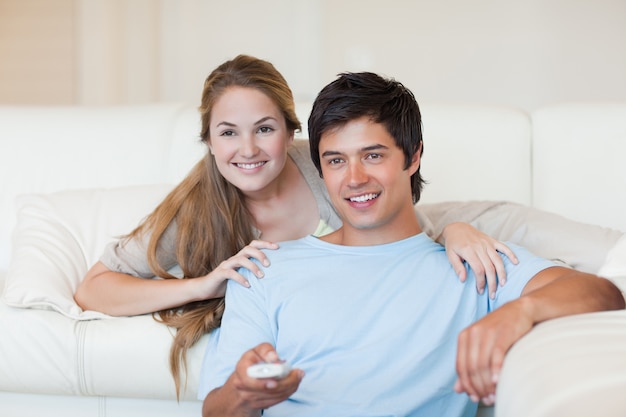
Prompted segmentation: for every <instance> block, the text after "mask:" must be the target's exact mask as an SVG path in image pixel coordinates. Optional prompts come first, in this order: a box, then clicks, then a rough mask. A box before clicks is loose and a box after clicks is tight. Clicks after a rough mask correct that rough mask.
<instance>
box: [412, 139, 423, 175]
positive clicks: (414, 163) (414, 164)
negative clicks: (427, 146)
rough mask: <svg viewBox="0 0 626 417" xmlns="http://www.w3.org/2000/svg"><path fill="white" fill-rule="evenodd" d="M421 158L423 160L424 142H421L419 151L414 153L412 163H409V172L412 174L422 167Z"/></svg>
mask: <svg viewBox="0 0 626 417" xmlns="http://www.w3.org/2000/svg"><path fill="white" fill-rule="evenodd" d="M421 160H422V142H420V147H419V149H418V150H417V152H415V153H414V154H413V157H412V158H411V165H409V172H410V173H411V175H413V174H415V173H416V172H417V170H418V169H419V167H420V163H421Z"/></svg>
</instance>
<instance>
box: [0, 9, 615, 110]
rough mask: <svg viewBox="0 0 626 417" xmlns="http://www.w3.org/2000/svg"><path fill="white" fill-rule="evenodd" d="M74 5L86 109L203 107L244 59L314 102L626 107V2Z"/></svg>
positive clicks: (78, 88)
mask: <svg viewBox="0 0 626 417" xmlns="http://www.w3.org/2000/svg"><path fill="white" fill-rule="evenodd" d="M15 1H17V0H0V6H1V5H2V4H3V3H7V2H15ZM21 1H22V2H33V1H35V0H21ZM38 1H40V0H38ZM56 1H63V2H64V3H67V1H68V0H48V2H56ZM73 4H74V7H73V11H72V18H73V19H74V23H73V27H74V28H75V29H74V33H75V36H74V41H73V42H74V45H72V48H71V49H70V50H72V51H75V68H74V70H75V72H76V74H75V75H73V76H72V78H73V79H74V85H73V86H72V95H73V96H74V97H75V101H76V102H77V103H78V104H109V103H142V102H151V101H185V102H190V103H197V102H198V101H199V96H200V90H201V88H202V83H203V81H204V78H205V77H206V75H207V74H208V73H209V72H210V70H211V69H213V68H214V67H215V66H217V65H218V64H220V63H221V62H223V61H224V60H225V59H228V58H232V57H234V56H235V55H237V54H239V53H248V54H252V55H256V56H259V57H262V58H265V59H268V60H270V61H272V62H273V63H274V64H275V65H276V67H277V68H278V69H279V70H280V71H281V72H282V73H283V74H284V75H285V77H286V78H287V80H288V81H289V82H290V84H291V86H292V88H293V90H294V93H295V96H296V98H297V100H300V101H303V100H312V99H313V98H314V97H315V95H316V93H317V92H318V91H319V89H320V88H321V87H322V86H323V85H325V84H326V83H327V82H329V81H331V80H332V79H333V78H334V76H335V75H336V74H337V73H339V72H341V71H346V70H370V71H375V72H380V73H384V74H386V75H389V76H393V77H395V78H397V79H398V80H400V81H402V82H403V83H404V84H406V85H407V86H408V87H409V88H411V89H412V90H413V91H414V93H415V94H416V96H417V98H418V100H419V101H420V102H425V101H428V102H463V103H468V102H469V103H488V104H498V105H500V104H504V105H509V106H513V107H517V108H521V109H523V110H527V111H532V110H534V109H536V108H538V107H540V106H544V105H546V104H550V103H555V102H563V101H611V100H619V101H625V100H626V76H625V75H624V74H626V47H624V42H625V41H626V0H593V1H591V0H471V1H468V0H436V1H435V0H431V1H427V0H386V1H373V0H263V1H258V0H219V1H218V0H73ZM1 39H2V30H0V40H1ZM9 43H10V42H9ZM0 52H1V51H0ZM2 58H3V57H2V56H0V60H1V59H2ZM14 75H15V74H14ZM18 75H19V74H18ZM18 75H16V76H18ZM6 84H9V82H8V81H7V82H6ZM0 102H2V97H0Z"/></svg>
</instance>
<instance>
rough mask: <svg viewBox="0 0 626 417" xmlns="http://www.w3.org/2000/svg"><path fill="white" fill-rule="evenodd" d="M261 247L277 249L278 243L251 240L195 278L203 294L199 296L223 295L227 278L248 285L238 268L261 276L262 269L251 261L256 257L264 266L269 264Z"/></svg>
mask: <svg viewBox="0 0 626 417" xmlns="http://www.w3.org/2000/svg"><path fill="white" fill-rule="evenodd" d="M261 249H278V245H277V244H276V243H272V242H268V241H265V240H253V241H252V242H250V244H249V245H248V246H246V247H244V248H243V249H241V250H240V251H239V252H237V253H236V254H235V255H233V256H231V257H230V258H228V259H226V260H225V261H223V262H222V263H220V264H219V265H218V266H217V267H216V268H215V269H214V270H213V271H211V272H209V273H208V274H207V275H205V276H203V277H200V278H196V280H194V281H196V282H197V283H198V284H199V285H201V288H200V289H199V291H200V293H201V294H203V295H204V296H203V297H201V298H204V299H209V298H216V297H223V296H224V294H225V293H226V280H228V279H230V280H233V281H236V282H238V283H239V284H241V285H243V286H244V287H250V283H249V282H248V280H247V279H245V278H244V276H243V275H241V274H240V273H239V272H237V270H238V269H239V268H246V269H247V270H249V271H250V272H252V273H253V274H254V275H255V276H257V277H258V278H263V271H262V270H261V268H259V266H258V265H257V264H256V263H255V262H253V261H252V259H256V260H257V261H259V262H260V263H261V265H263V266H265V267H268V266H269V265H270V261H269V259H267V256H266V255H265V253H264V252H263V251H262V250H261Z"/></svg>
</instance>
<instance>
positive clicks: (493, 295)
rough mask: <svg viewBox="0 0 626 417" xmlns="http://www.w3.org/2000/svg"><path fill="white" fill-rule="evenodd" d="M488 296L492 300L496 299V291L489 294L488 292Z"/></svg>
mask: <svg viewBox="0 0 626 417" xmlns="http://www.w3.org/2000/svg"><path fill="white" fill-rule="evenodd" d="M489 297H491V299H492V300H495V299H496V293H495V292H492V293H491V294H489Z"/></svg>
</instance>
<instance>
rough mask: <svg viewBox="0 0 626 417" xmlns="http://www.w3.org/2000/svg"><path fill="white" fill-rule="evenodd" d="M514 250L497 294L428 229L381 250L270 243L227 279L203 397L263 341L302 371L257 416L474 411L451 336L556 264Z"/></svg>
mask: <svg viewBox="0 0 626 417" xmlns="http://www.w3.org/2000/svg"><path fill="white" fill-rule="evenodd" d="M509 247H511V248H512V249H513V250H514V251H515V253H516V255H517V257H518V258H519V260H520V262H519V264H518V265H513V264H511V263H510V262H509V260H508V258H506V257H504V256H503V260H504V263H505V266H506V271H507V277H508V280H507V284H506V285H505V286H504V287H501V288H498V291H497V296H496V299H495V300H490V299H489V297H488V296H487V295H486V293H487V292H485V294H484V295H479V294H478V293H477V291H476V288H475V285H474V283H475V280H474V279H473V274H472V273H471V271H469V268H468V273H469V275H468V276H469V277H470V278H469V279H468V282H467V283H465V284H463V283H461V282H459V279H458V277H457V275H456V274H455V272H454V270H453V269H452V267H451V265H450V262H449V261H448V258H447V256H446V253H445V249H444V248H443V247H442V246H441V245H439V244H437V243H435V242H433V241H432V240H431V239H430V238H429V237H428V236H426V235H425V234H424V233H421V234H419V235H416V236H413V237H410V238H408V239H405V240H402V241H399V242H394V243H389V244H384V245H377V246H341V245H333V244H329V243H326V242H324V241H322V240H319V239H318V238H315V237H312V236H308V237H305V238H302V239H299V240H295V241H290V242H283V243H281V244H280V249H278V250H276V251H267V252H266V253H267V256H268V257H269V258H270V260H271V266H270V267H269V268H265V269H264V271H265V278H263V279H257V278H255V277H254V276H253V275H252V274H250V273H249V271H247V270H242V271H241V272H242V273H243V274H244V275H245V276H246V278H247V279H248V280H249V281H250V284H251V287H250V288H249V289H248V288H245V287H243V286H241V285H239V284H237V283H234V282H233V281H229V283H228V289H227V291H226V311H225V313H224V317H223V319H222V328H221V330H220V331H219V332H216V333H214V334H212V335H211V339H210V342H209V345H208V347H207V351H206V354H205V359H204V363H203V368H202V374H201V383H200V388H199V391H198V395H199V398H200V399H204V397H205V396H206V394H207V393H208V392H209V391H211V390H212V389H214V388H216V387H219V386H221V385H223V384H224V382H225V381H226V379H227V378H228V377H229V376H230V374H231V373H232V371H233V370H234V368H235V365H236V363H237V361H238V360H239V358H240V357H241V355H242V354H243V353H244V352H245V351H247V350H249V349H251V348H252V347H254V346H256V345H258V344H259V343H262V342H269V343H271V344H273V345H274V346H275V347H276V350H277V352H278V354H279V356H280V357H281V358H282V359H285V360H287V361H288V362H289V363H290V364H291V365H292V367H296V368H301V369H303V370H304V371H305V372H306V375H305V377H304V379H303V380H302V382H301V384H300V387H299V389H298V390H297V392H296V393H294V394H293V395H292V396H291V397H290V398H289V400H287V401H284V402H282V403H280V404H277V405H275V406H273V407H271V408H269V409H267V410H265V411H264V414H263V415H264V416H266V417H267V416H270V417H273V416H298V417H303V416H312V417H313V416H315V417H319V416H333V417H339V416H359V417H366V416H381V417H382V416H443V415H445V416H473V415H475V413H476V404H475V403H472V402H471V401H469V399H468V397H467V395H465V394H456V393H455V392H454V389H453V385H454V381H455V379H456V372H455V360H456V346H457V336H458V334H459V332H460V331H461V330H462V329H464V328H465V327H467V326H468V325H470V324H471V323H473V322H475V321H477V320H478V319H480V318H481V317H483V316H484V315H485V314H487V313H488V312H489V311H491V310H494V309H495V308H498V307H499V306H501V305H502V304H504V303H506V302H508V301H511V300H513V299H516V298H518V297H519V296H520V294H521V292H522V290H523V288H524V286H525V285H526V283H527V282H528V280H529V279H530V278H532V277H533V276H534V275H535V274H536V273H537V272H539V271H541V270H543V269H545V268H547V267H550V266H553V265H554V264H553V263H551V262H549V261H547V260H544V259H540V258H537V257H534V256H533V255H531V254H529V253H528V252H527V251H526V250H524V249H522V248H518V247H513V246H512V245H509Z"/></svg>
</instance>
